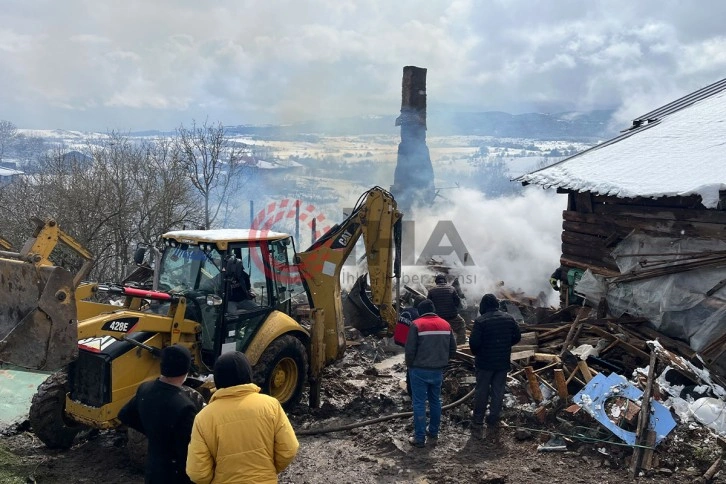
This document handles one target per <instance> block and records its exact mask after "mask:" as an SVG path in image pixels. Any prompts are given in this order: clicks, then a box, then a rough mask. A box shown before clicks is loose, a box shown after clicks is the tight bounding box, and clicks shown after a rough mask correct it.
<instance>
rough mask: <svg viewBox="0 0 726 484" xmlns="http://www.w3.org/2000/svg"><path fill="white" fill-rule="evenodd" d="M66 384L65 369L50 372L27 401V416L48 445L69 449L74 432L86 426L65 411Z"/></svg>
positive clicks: (36, 432) (41, 438) (74, 436)
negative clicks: (72, 418) (70, 417)
mask: <svg viewBox="0 0 726 484" xmlns="http://www.w3.org/2000/svg"><path fill="white" fill-rule="evenodd" d="M69 391H70V390H69V388H68V372H67V370H59V371H57V372H55V373H53V374H52V375H50V376H49V377H48V378H47V379H46V380H45V381H44V382H43V383H41V384H40V386H39V387H38V392H37V393H36V394H35V395H33V400H32V401H31V403H30V412H29V415H28V418H29V420H30V427H31V428H32V430H33V433H34V434H35V435H36V436H37V437H38V438H39V439H40V440H41V441H42V442H43V443H44V444H45V445H46V446H47V447H49V448H51V449H68V448H70V447H71V446H72V445H73V442H74V441H75V439H76V436H77V435H78V434H79V433H80V432H82V431H83V430H88V427H87V426H85V425H82V424H79V423H77V422H73V421H72V420H70V419H69V418H67V417H66V415H65V407H66V394H67V393H68V392H69Z"/></svg>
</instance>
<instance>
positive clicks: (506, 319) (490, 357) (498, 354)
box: [469, 305, 522, 371]
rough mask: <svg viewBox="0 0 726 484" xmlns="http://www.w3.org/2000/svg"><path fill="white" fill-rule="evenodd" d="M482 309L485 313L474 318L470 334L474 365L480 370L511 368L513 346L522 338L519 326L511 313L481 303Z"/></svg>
mask: <svg viewBox="0 0 726 484" xmlns="http://www.w3.org/2000/svg"><path fill="white" fill-rule="evenodd" d="M480 310H482V311H483V313H482V314H481V316H479V317H478V318H476V319H475V320H474V329H473V330H472V331H471V335H470V336H469V348H471V352H472V354H473V355H474V366H475V367H476V368H477V369H479V370H492V371H499V370H509V369H510V368H511V363H510V358H511V356H512V346H513V345H515V344H517V343H519V340H520V339H522V334H521V333H520V331H519V326H518V325H517V322H516V321H515V320H514V318H513V317H512V316H511V315H509V314H507V313H504V312H502V311H499V310H498V309H491V308H487V307H486V306H484V305H481V306H480Z"/></svg>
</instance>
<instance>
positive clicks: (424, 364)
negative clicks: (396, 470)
mask: <svg viewBox="0 0 726 484" xmlns="http://www.w3.org/2000/svg"><path fill="white" fill-rule="evenodd" d="M417 309H418V312H419V314H420V316H419V317H418V318H417V319H415V320H414V321H413V323H412V324H411V329H409V331H408V338H407V339H406V366H407V367H408V376H409V379H410V381H411V393H412V395H411V399H412V401H413V427H414V435H413V437H411V438H410V439H409V442H410V443H411V445H413V446H415V447H423V446H424V445H425V443H426V436H428V438H429V439H431V440H434V441H435V440H436V439H438V438H439V426H440V425H441V384H442V383H443V379H444V368H445V367H446V365H447V364H448V363H449V358H451V357H452V356H454V353H456V338H455V337H454V333H453V332H452V331H451V326H450V325H449V323H447V322H446V320H445V319H442V318H440V317H439V316H437V315H436V308H435V307H434V303H432V302H431V301H430V300H428V299H424V300H423V301H421V302H420V303H419V304H418V306H417ZM426 400H428V402H429V414H430V420H429V425H428V429H427V428H426Z"/></svg>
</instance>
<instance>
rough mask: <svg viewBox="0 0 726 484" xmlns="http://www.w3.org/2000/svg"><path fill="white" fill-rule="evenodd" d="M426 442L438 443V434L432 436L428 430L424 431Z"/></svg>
mask: <svg viewBox="0 0 726 484" xmlns="http://www.w3.org/2000/svg"><path fill="white" fill-rule="evenodd" d="M426 440H427V441H429V442H431V443H432V444H436V443H437V442H438V441H439V434H432V433H431V432H429V431H428V430H427V431H426Z"/></svg>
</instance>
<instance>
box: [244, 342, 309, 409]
mask: <svg viewBox="0 0 726 484" xmlns="http://www.w3.org/2000/svg"><path fill="white" fill-rule="evenodd" d="M287 348H292V349H293V350H294V351H295V352H296V353H298V354H299V355H300V357H301V359H302V368H298V376H299V381H298V382H297V385H296V387H295V392H294V393H293V395H292V397H291V398H290V399H289V400H288V401H286V402H280V403H282V406H283V408H284V409H285V410H288V409H290V408H292V407H294V406H295V405H297V404H298V403H299V402H300V399H301V398H302V393H303V388H304V387H305V380H306V379H307V374H308V355H307V351H306V350H305V346H304V345H303V344H302V342H301V341H300V340H299V339H298V338H296V337H294V336H292V335H289V334H285V335H282V336H280V337H279V338H277V339H275V340H274V341H273V342H272V343H270V345H269V346H268V347H267V348H266V349H265V351H264V352H263V353H262V356H260V359H259V361H258V362H257V364H256V365H255V366H254V368H253V371H252V372H253V380H254V382H255V383H256V384H257V385H258V386H259V387H260V388H262V392H263V393H267V394H269V384H268V379H269V376H270V374H271V373H272V370H273V368H274V367H275V364H276V363H277V360H278V356H279V355H280V354H281V353H282V352H283V351H285V350H286V349H287Z"/></svg>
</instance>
